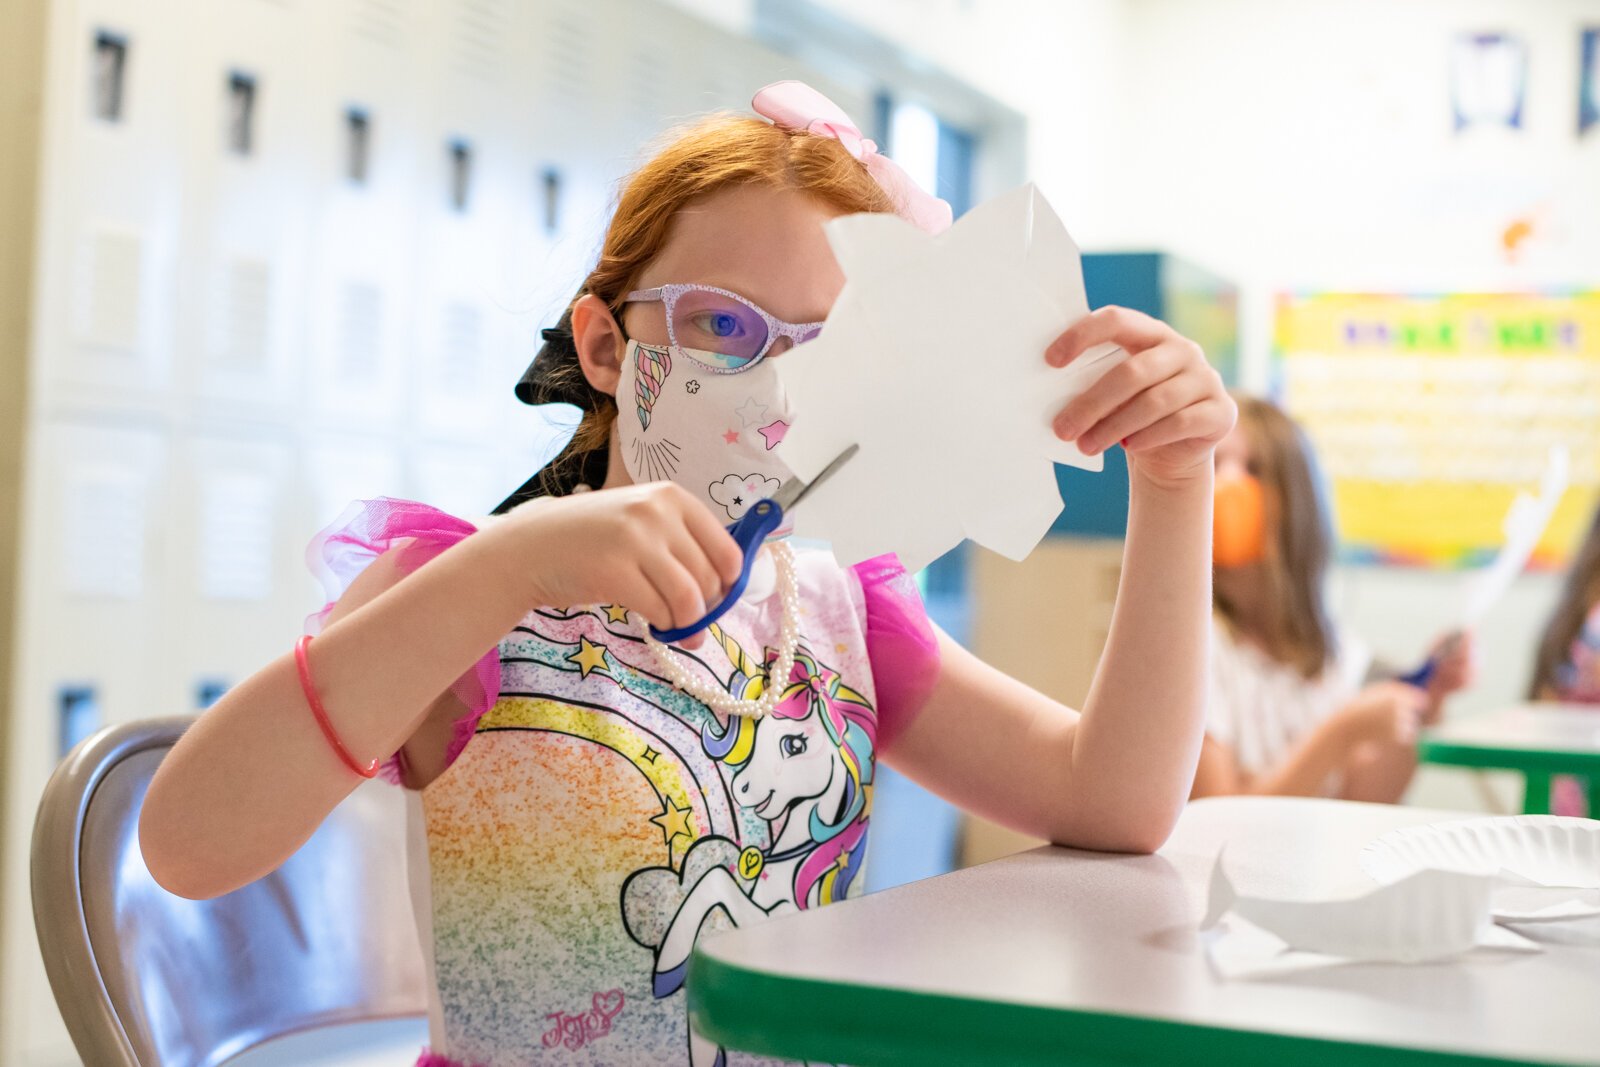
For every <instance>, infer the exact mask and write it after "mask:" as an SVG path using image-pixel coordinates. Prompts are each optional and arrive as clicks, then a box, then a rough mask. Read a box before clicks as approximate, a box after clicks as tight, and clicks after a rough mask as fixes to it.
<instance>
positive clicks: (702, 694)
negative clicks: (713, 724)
mask: <svg viewBox="0 0 1600 1067" xmlns="http://www.w3.org/2000/svg"><path fill="white" fill-rule="evenodd" d="M769 547H770V548H771V550H772V562H773V564H774V566H775V567H776V569H777V586H778V596H779V599H780V601H781V603H782V607H783V622H782V625H781V628H780V629H779V631H778V658H777V660H776V661H775V662H774V663H773V665H772V669H771V670H770V671H768V672H767V681H766V685H765V686H764V687H763V688H762V690H761V695H760V696H759V697H757V698H756V699H754V700H741V699H740V698H738V697H736V696H734V695H733V694H732V693H729V692H728V691H727V690H725V689H722V688H721V687H719V686H712V685H707V684H706V683H705V682H702V681H700V679H698V678H694V677H691V676H690V674H689V671H688V668H686V667H685V666H684V665H683V661H682V660H681V659H680V658H678V657H677V656H674V655H673V654H672V650H671V649H669V648H668V647H667V646H666V645H664V644H662V643H661V642H660V641H657V640H656V639H655V637H654V635H652V634H651V633H650V627H649V626H645V627H644V643H645V644H646V645H647V646H649V648H650V651H651V653H653V654H654V655H655V658H656V664H657V666H659V667H660V668H661V670H662V673H664V674H665V675H666V676H667V678H668V679H669V680H670V681H671V682H672V684H673V685H674V686H676V687H677V688H679V689H681V690H683V691H684V692H685V693H688V694H689V695H690V696H692V697H694V698H695V699H696V700H698V701H700V702H701V703H702V704H705V705H706V706H707V707H710V708H715V709H716V710H717V711H720V712H722V713H723V714H724V715H743V716H746V717H748V718H752V719H759V718H761V717H763V716H764V715H766V714H767V712H769V711H771V710H772V709H773V708H775V707H777V705H778V698H779V697H780V696H782V694H783V691H784V690H785V689H787V688H788V687H789V676H790V675H791V674H792V673H793V672H794V652H795V648H796V647H797V646H798V645H799V643H800V584H799V582H797V581H796V580H795V576H794V551H793V550H792V549H790V547H789V546H788V545H787V544H785V543H783V542H782V541H774V542H772V544H771V545H770V546H769Z"/></svg>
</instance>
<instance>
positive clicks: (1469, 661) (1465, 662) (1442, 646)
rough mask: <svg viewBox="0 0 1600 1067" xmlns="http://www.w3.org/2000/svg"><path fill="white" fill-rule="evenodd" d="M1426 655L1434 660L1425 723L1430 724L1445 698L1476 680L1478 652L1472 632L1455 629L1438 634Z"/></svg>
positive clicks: (1435, 717)
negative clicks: (1441, 634)
mask: <svg viewBox="0 0 1600 1067" xmlns="http://www.w3.org/2000/svg"><path fill="white" fill-rule="evenodd" d="M1428 658H1429V660H1431V661H1432V662H1433V677H1432V678H1430V679H1429V680H1428V697H1429V699H1430V700H1431V702H1432V704H1431V706H1430V708H1429V715H1428V718H1427V720H1426V723H1427V724H1428V725H1432V723H1433V722H1434V721H1435V720H1437V719H1438V717H1439V710H1440V709H1441V708H1442V707H1443V706H1444V703H1443V702H1444V698H1445V697H1447V696H1449V695H1450V694H1451V693H1457V692H1460V691H1461V690H1463V689H1465V688H1466V687H1467V686H1469V685H1471V684H1472V683H1473V682H1474V681H1476V680H1477V676H1478V655H1477V648H1476V645H1475V642H1474V641H1473V639H1472V631H1471V630H1458V631H1456V632H1454V633H1448V634H1445V635H1444V636H1442V637H1440V638H1439V639H1438V640H1437V641H1435V642H1434V643H1433V645H1432V646H1431V647H1430V648H1429V649H1428Z"/></svg>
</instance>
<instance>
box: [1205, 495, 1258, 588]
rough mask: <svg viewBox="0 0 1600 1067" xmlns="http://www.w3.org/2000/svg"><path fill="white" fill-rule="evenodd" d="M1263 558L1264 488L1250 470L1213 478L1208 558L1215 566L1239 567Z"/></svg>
mask: <svg viewBox="0 0 1600 1067" xmlns="http://www.w3.org/2000/svg"><path fill="white" fill-rule="evenodd" d="M1266 558H1267V505H1266V491H1265V490H1264V489H1263V488H1262V487H1261V480H1260V479H1259V478H1257V477H1256V476H1255V475H1253V474H1241V475H1236V476H1234V477H1230V478H1222V479H1219V480H1218V481H1217V488H1216V503H1215V507H1214V509H1213V511H1212V513H1211V559H1212V562H1214V563H1215V564H1216V565H1217V566H1219V567H1243V566H1246V565H1248V564H1251V563H1260V562H1261V561H1262V560H1264V559H1266Z"/></svg>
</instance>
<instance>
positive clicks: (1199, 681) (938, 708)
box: [885, 308, 1235, 852]
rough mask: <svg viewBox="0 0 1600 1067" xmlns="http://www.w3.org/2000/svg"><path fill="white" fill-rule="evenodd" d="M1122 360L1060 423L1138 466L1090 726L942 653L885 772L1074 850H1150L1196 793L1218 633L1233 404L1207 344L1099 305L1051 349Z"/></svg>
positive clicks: (1088, 449) (1088, 713)
mask: <svg viewBox="0 0 1600 1067" xmlns="http://www.w3.org/2000/svg"><path fill="white" fill-rule="evenodd" d="M1106 342H1111V343H1115V344H1118V345H1120V346H1121V347H1122V348H1124V349H1126V350H1127V352H1128V353H1129V359H1128V360H1127V362H1125V363H1124V364H1122V365H1121V366H1119V367H1116V368H1115V369H1113V370H1112V371H1110V372H1109V373H1107V374H1106V375H1105V376H1104V377H1102V378H1101V379H1100V380H1099V381H1098V382H1096V383H1095V384H1094V385H1093V386H1092V387H1090V389H1089V390H1087V391H1086V392H1085V393H1084V394H1083V395H1082V396H1079V397H1078V398H1076V399H1075V400H1073V401H1072V402H1071V403H1070V404H1068V405H1067V406H1066V407H1065V408H1064V409H1063V410H1062V412H1061V413H1060V414H1059V415H1058V416H1057V418H1056V432H1057V434H1058V435H1059V436H1061V437H1062V438H1063V439H1065V440H1075V441H1077V443H1078V447H1079V448H1080V449H1082V450H1083V451H1084V452H1085V453H1087V454H1091V455H1092V454H1095V453H1098V452H1101V451H1104V450H1105V449H1106V448H1107V447H1109V446H1110V445H1112V444H1115V443H1116V442H1118V441H1122V442H1123V446H1124V448H1126V449H1127V451H1128V456H1129V468H1130V500H1129V510H1128V535H1127V542H1126V545H1125V547H1124V549H1123V568H1122V584H1121V586H1120V588H1119V589H1118V591H1117V604H1116V609H1115V611H1114V613H1113V616H1112V622H1111V630H1110V634H1109V636H1108V638H1107V641H1106V648H1105V652H1104V654H1103V655H1102V656H1101V659H1100V664H1099V667H1098V669H1097V670H1096V671H1095V678H1094V684H1093V685H1092V686H1091V688H1090V690H1089V696H1088V699H1087V700H1086V701H1085V705H1084V710H1083V712H1082V713H1081V714H1079V713H1077V712H1074V711H1072V710H1071V709H1069V708H1066V707H1064V706H1063V705H1061V704H1058V703H1056V702H1055V701H1053V700H1051V699H1049V698H1047V697H1045V696H1043V695H1042V694H1040V693H1037V692H1035V691H1034V690H1032V689H1029V688H1028V687H1027V686H1025V685H1023V684H1022V683H1020V682H1017V681H1015V680H1014V679H1011V678H1008V677H1006V676H1004V675H1003V674H1001V673H1000V672H999V671H997V670H995V669H994V668H992V667H989V666H987V665H985V664H983V663H982V662H980V661H979V660H977V659H976V658H975V657H973V656H972V655H971V654H969V653H967V652H966V651H965V650H963V649H961V648H959V647H958V646H957V645H956V644H955V643H954V642H953V641H950V640H949V639H948V638H946V639H944V641H943V648H942V653H943V657H944V658H943V665H942V669H941V671H940V676H939V680H938V682H937V683H936V685H935V687H934V691H933V694H932V696H931V697H930V698H929V700H928V702H927V703H926V705H925V706H924V708H923V710H922V713H921V714H920V715H919V716H918V717H917V718H916V719H915V720H914V721H913V722H912V724H911V725H910V726H909V727H908V728H907V729H906V731H905V733H904V734H902V735H901V736H900V737H899V738H898V739H897V741H896V743H895V745H894V748H893V751H892V753H889V754H886V756H885V758H886V759H888V760H889V761H890V762H892V763H893V764H895V765H896V766H897V767H900V768H902V769H904V770H905V771H906V772H907V773H909V774H911V775H912V776H914V777H917V778H920V779H921V780H923V781H924V782H926V783H928V784H929V785H930V786H931V787H932V788H934V789H935V790H936V791H938V792H941V793H944V794H945V795H946V796H949V797H951V798H952V799H953V800H955V801H956V802H957V803H959V804H961V805H963V806H965V807H968V808H970V809H972V810H974V811H977V812H979V813H980V814H983V815H985V816H987V817H990V818H993V819H995V820H996V821H998V822H1001V823H1002V824H1005V825H1008V826H1011V827H1013V828H1015V829H1018V830H1021V831H1023V832H1025V833H1031V834H1034V835H1036V836H1043V837H1047V838H1049V839H1050V840H1052V841H1054V842H1056V843H1058V844H1064V845H1076V846H1082V847H1088V848H1099V849H1108V850H1118V851H1140V852H1144V851H1151V850H1154V849H1155V848H1157V847H1159V846H1160V845H1161V843H1162V842H1163V841H1165V840H1166V838H1167V834H1168V833H1170V832H1171V829H1172V825H1173V823H1174V822H1175V821H1176V820H1177V817H1178V813H1179V812H1180V811H1181V810H1182V808H1183V805H1184V802H1185V800H1186V798H1187V797H1188V795H1189V787H1190V784H1191V782H1192V781H1193V779H1194V770H1195V762H1196V760H1197V758H1198V754H1199V750H1200V738H1201V733H1202V731H1203V726H1204V718H1205V700H1206V692H1207V674H1206V671H1207V661H1208V654H1209V640H1210V626H1211V504H1212V473H1213V472H1212V464H1213V460H1212V451H1213V449H1214V448H1215V446H1216V443H1217V441H1219V440H1221V439H1222V437H1223V436H1225V435H1226V434H1227V432H1228V431H1229V430H1230V429H1231V428H1232V426H1233V421H1234V418H1235V408H1234V405H1233V402H1232V401H1231V400H1230V399H1229V398H1228V396H1227V394H1226V392H1225V391H1224V389H1223V387H1222V382H1221V379H1220V378H1219V377H1218V375H1217V374H1216V372H1215V371H1213V370H1212V369H1211V368H1210V367H1209V366H1208V365H1207V364H1206V362H1205V356H1204V354H1203V353H1202V352H1201V351H1200V348H1199V346H1197V345H1195V344H1194V343H1193V342H1192V341H1188V340H1186V339H1185V338H1183V337H1180V336H1179V335H1178V334H1177V333H1175V332H1174V331H1173V330H1172V329H1171V328H1170V327H1168V326H1166V325H1164V324H1163V323H1160V322H1157V321H1156V320H1154V319H1151V318H1149V317H1148V316H1145V315H1141V314H1139V313H1138V312H1132V311H1128V310H1126V309H1124V308H1103V309H1101V310H1099V311H1096V312H1094V313H1092V314H1090V315H1088V316H1086V317H1085V318H1084V319H1082V320H1080V321H1079V322H1078V323H1077V324H1075V325H1074V326H1073V327H1072V328H1071V329H1069V330H1067V331H1066V332H1065V333H1064V334H1062V336H1061V337H1060V338H1059V339H1058V340H1057V341H1056V342H1055V343H1054V344H1052V346H1051V349H1050V351H1049V352H1048V353H1047V358H1048V359H1049V360H1050V362H1052V363H1054V364H1055V365H1057V366H1061V365H1065V364H1066V363H1068V362H1070V361H1071V360H1072V359H1074V358H1076V357H1077V356H1078V355H1080V354H1081V353H1082V352H1084V351H1086V350H1088V349H1090V348H1093V347H1095V346H1097V345H1100V344H1102V343H1106Z"/></svg>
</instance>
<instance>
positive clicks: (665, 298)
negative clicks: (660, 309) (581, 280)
mask: <svg viewBox="0 0 1600 1067" xmlns="http://www.w3.org/2000/svg"><path fill="white" fill-rule="evenodd" d="M690 292H700V293H716V294H717V295H718V296H725V297H727V298H729V299H730V300H737V301H738V302H739V303H741V304H743V305H744V306H745V307H747V308H749V309H750V310H751V311H754V312H755V313H756V314H757V315H760V316H761V320H762V321H763V322H765V323H766V324H767V340H766V343H765V344H763V345H762V346H761V351H759V352H757V353H756V354H755V355H754V356H751V357H750V361H749V362H748V363H744V364H742V365H741V366H738V367H706V369H707V370H709V371H711V372H712V373H714V374H738V373H739V372H740V371H747V370H749V369H750V368H751V367H754V366H755V365H756V364H757V363H760V362H761V361H762V360H763V359H765V358H766V357H767V353H768V352H770V351H772V346H773V345H774V344H776V343H777V341H778V338H780V337H787V338H788V339H789V342H790V344H791V346H792V345H798V344H804V343H805V342H807V341H809V340H811V339H813V338H814V337H816V336H817V334H818V333H819V332H821V330H822V325H823V324H822V323H820V322H785V321H784V320H782V319H780V318H778V316H776V315H774V314H772V313H771V312H769V311H767V309H766V308H764V307H762V306H761V305H759V304H757V303H755V302H754V301H752V300H749V299H747V298H745V297H743V296H740V295H739V294H738V293H735V292H733V291H732V290H729V289H719V288H717V287H716V286H715V285H696V284H693V283H690V282H673V283H671V284H669V285H658V286H656V287H655V288H654V289H635V290H634V291H633V292H631V293H629V294H628V295H627V296H625V297H623V298H622V302H623V303H624V304H648V303H653V302H655V301H658V300H659V301H660V302H661V303H662V304H664V305H665V310H666V315H667V340H668V341H669V342H671V344H672V347H673V349H674V350H675V351H676V352H678V353H679V354H680V355H683V356H685V357H686V358H687V359H689V360H691V361H693V362H694V363H697V364H700V365H701V366H705V364H704V363H703V362H702V361H701V360H698V359H695V358H694V357H693V356H691V355H688V353H687V352H686V350H685V349H684V347H683V346H682V345H680V344H679V343H678V331H677V330H676V329H675V328H674V327H673V325H672V320H673V315H672V312H673V308H674V306H675V305H676V304H677V303H678V298H679V297H680V296H682V295H683V294H684V293H690Z"/></svg>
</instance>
